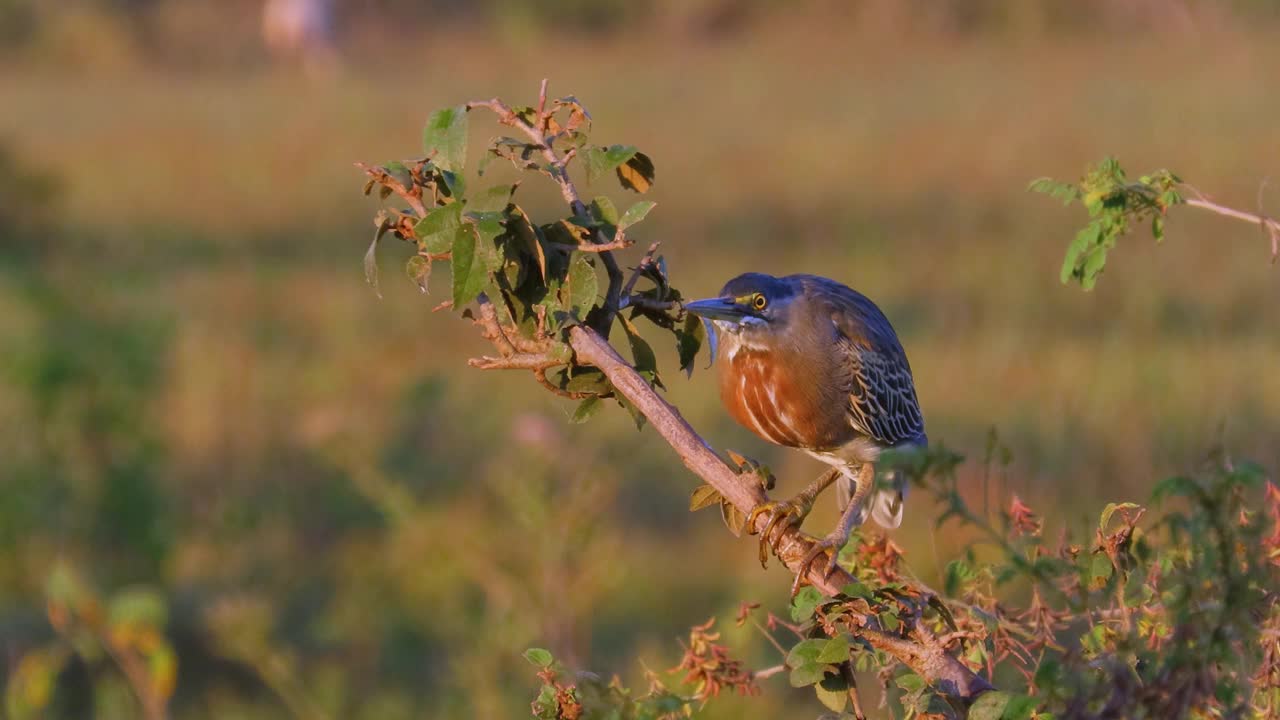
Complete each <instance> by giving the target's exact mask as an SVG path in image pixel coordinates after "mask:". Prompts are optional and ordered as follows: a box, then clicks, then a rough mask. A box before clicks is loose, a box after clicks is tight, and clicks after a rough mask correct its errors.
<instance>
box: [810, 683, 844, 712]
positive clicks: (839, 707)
mask: <svg viewBox="0 0 1280 720" xmlns="http://www.w3.org/2000/svg"><path fill="white" fill-rule="evenodd" d="M813 691H814V692H815V693H816V694H817V696H818V702H820V703H822V704H823V705H824V706H826V708H827V709H828V710H830V711H832V712H837V713H841V712H844V708H845V706H846V705H847V704H848V703H849V684H848V683H846V682H845V679H844V678H843V677H841V676H840V675H827V676H826V677H824V678H822V681H821V682H819V683H818V684H817V685H814V686H813Z"/></svg>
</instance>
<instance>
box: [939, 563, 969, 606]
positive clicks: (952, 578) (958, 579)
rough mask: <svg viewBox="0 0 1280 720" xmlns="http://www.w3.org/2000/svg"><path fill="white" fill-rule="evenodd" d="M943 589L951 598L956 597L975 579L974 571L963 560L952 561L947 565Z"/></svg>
mask: <svg viewBox="0 0 1280 720" xmlns="http://www.w3.org/2000/svg"><path fill="white" fill-rule="evenodd" d="M945 578H946V579H945V581H944V584H943V589H944V590H945V591H946V593H947V595H948V596H949V597H956V596H958V595H959V594H960V589H961V588H962V587H964V585H965V584H966V583H968V582H969V581H970V580H972V579H973V578H974V573H973V570H972V569H971V568H970V567H969V565H968V564H967V563H966V562H965V561H963V560H952V561H951V562H949V563H947V569H946V573H945Z"/></svg>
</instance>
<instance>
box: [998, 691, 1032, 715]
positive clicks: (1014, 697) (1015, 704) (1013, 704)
mask: <svg viewBox="0 0 1280 720" xmlns="http://www.w3.org/2000/svg"><path fill="white" fill-rule="evenodd" d="M1039 705H1040V702H1039V701H1038V700H1036V699H1035V698H1033V697H1028V696H1026V695H1020V694H1018V693H1011V697H1010V698H1009V704H1008V705H1005V706H1004V712H1003V713H1001V714H1000V720H1030V718H1031V715H1032V713H1034V712H1035V710H1036V708H1037V707H1038V706H1039Z"/></svg>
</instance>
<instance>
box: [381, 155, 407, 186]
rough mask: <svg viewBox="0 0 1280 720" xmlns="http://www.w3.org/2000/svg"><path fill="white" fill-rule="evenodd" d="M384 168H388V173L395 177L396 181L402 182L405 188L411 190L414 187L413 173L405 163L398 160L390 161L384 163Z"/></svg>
mask: <svg viewBox="0 0 1280 720" xmlns="http://www.w3.org/2000/svg"><path fill="white" fill-rule="evenodd" d="M382 169H383V170H386V171H387V174H388V175H390V176H391V177H392V178H394V179H395V181H396V182H398V183H400V185H401V186H402V187H403V188H404V189H405V190H411V189H412V188H413V173H411V172H409V167H408V166H407V165H405V164H404V163H402V162H400V161H398V160H397V161H393V162H389V163H387V164H386V165H383V166H382Z"/></svg>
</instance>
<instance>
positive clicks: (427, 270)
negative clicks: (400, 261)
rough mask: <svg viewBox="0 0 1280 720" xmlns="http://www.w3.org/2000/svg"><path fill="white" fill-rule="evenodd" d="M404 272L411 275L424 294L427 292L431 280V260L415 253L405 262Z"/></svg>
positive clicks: (411, 278) (410, 277)
mask: <svg viewBox="0 0 1280 720" xmlns="http://www.w3.org/2000/svg"><path fill="white" fill-rule="evenodd" d="M404 273H405V275H408V276H409V279H410V280H412V281H413V283H414V284H415V285H417V286H418V289H419V290H421V291H422V293H423V294H426V292H427V284H428V281H430V280H431V261H430V260H428V259H426V258H424V257H422V256H421V255H414V256H413V257H411V258H409V261H408V262H406V263H405V264H404Z"/></svg>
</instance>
